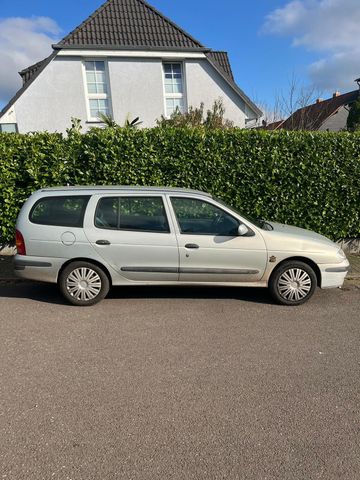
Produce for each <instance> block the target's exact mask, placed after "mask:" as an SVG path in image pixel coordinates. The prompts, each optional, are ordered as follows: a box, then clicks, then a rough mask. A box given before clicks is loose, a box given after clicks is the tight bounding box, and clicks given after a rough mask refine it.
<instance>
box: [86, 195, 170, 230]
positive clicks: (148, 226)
mask: <svg viewBox="0 0 360 480" xmlns="http://www.w3.org/2000/svg"><path fill="white" fill-rule="evenodd" d="M95 226H96V227H97V228H105V229H116V230H134V231H143V232H166V233H169V232H170V229H169V223H168V220H167V217H166V212H165V207H164V203H163V200H162V198H161V197H133V196H131V197H130V196H129V197H104V198H101V199H100V200H99V202H98V205H97V208H96V213H95Z"/></svg>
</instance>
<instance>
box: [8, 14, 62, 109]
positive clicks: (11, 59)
mask: <svg viewBox="0 0 360 480" xmlns="http://www.w3.org/2000/svg"><path fill="white" fill-rule="evenodd" d="M59 33H60V28H59V26H58V25H57V24H56V22H55V21H54V20H52V19H51V18H48V17H31V18H21V17H11V18H4V19H0V65H1V68H0V104H4V103H6V102H7V101H8V100H9V99H10V98H11V97H12V96H13V95H14V93H15V92H16V91H17V90H18V89H19V88H20V87H21V85H22V80H21V78H20V75H19V74H18V72H19V71H20V70H22V69H24V68H26V67H28V66H30V65H32V64H34V63H36V62H38V61H39V60H42V59H43V58H45V57H47V56H48V55H49V54H50V53H51V44H52V43H56V41H57V40H58V38H57V36H58V35H59Z"/></svg>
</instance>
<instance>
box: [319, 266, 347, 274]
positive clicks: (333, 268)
mask: <svg viewBox="0 0 360 480" xmlns="http://www.w3.org/2000/svg"><path fill="white" fill-rule="evenodd" d="M349 269H350V267H331V268H325V272H333V273H335V272H348V271H349Z"/></svg>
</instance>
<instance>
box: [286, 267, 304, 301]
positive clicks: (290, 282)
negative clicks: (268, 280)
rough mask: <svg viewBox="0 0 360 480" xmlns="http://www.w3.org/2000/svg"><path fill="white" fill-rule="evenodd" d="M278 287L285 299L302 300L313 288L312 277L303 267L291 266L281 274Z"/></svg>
mask: <svg viewBox="0 0 360 480" xmlns="http://www.w3.org/2000/svg"><path fill="white" fill-rule="evenodd" d="M278 289H279V293H280V295H281V296H282V297H283V298H285V300H290V301H291V300H292V301H298V300H302V299H303V298H305V297H306V296H307V295H308V294H309V292H310V290H311V278H310V276H309V274H308V273H307V272H305V270H302V269H301V268H290V269H289V270H286V271H285V272H284V273H283V274H282V275H281V276H280V278H279V281H278Z"/></svg>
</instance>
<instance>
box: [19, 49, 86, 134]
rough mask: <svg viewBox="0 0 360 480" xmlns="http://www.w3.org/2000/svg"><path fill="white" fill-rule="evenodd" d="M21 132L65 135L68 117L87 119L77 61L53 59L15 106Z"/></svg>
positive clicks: (80, 72)
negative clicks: (60, 133)
mask: <svg viewBox="0 0 360 480" xmlns="http://www.w3.org/2000/svg"><path fill="white" fill-rule="evenodd" d="M14 107H15V111H16V118H17V122H18V129H19V132H20V133H25V132H29V131H30V132H31V131H36V130H48V131H50V132H53V131H58V132H65V130H66V128H68V127H70V124H71V117H76V118H80V119H82V120H84V121H85V120H86V103H85V96H84V82H83V74H82V65H81V62H79V60H78V59H76V58H74V59H72V58H68V59H65V58H55V59H54V60H53V61H52V62H50V63H49V65H47V66H46V67H45V69H44V70H43V71H42V72H41V73H40V75H39V76H38V77H37V78H36V79H35V80H34V82H33V83H32V84H31V85H30V86H29V87H28V88H27V90H25V92H24V93H23V94H22V95H21V97H20V98H19V99H18V100H17V101H16V103H15V105H14Z"/></svg>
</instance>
